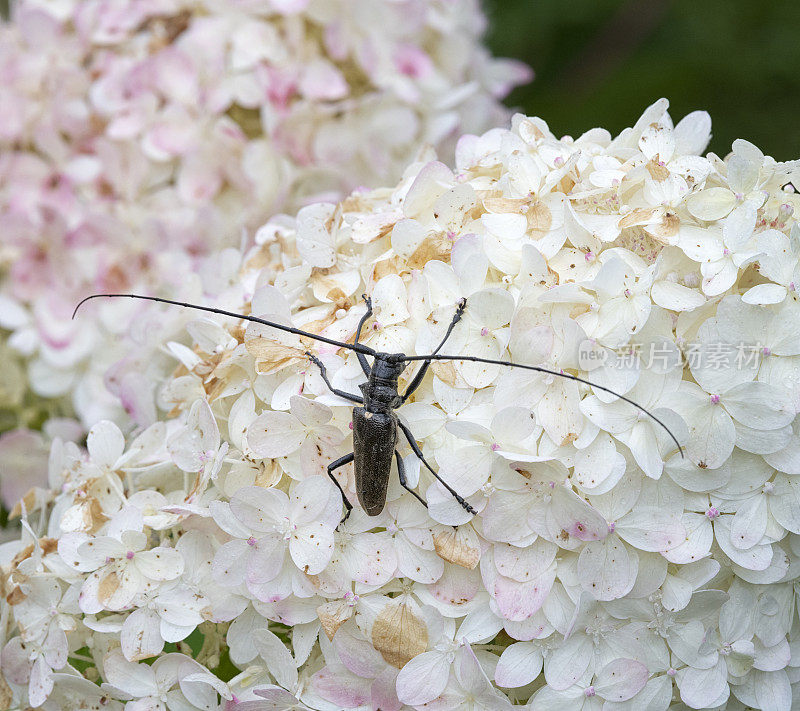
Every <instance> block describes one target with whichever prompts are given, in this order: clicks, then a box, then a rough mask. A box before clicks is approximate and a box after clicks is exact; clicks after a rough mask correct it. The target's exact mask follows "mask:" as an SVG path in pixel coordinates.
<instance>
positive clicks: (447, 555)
mask: <svg viewBox="0 0 800 711" xmlns="http://www.w3.org/2000/svg"><path fill="white" fill-rule="evenodd" d="M433 547H434V549H435V550H436V552H437V553H438V554H439V557H440V558H442V559H444V560H446V561H449V562H450V563H455V564H456V565H460V566H461V567H462V568H467V569H468V570H474V568H475V567H476V566H477V565H478V562H479V561H480V559H481V549H480V548H479V547H478V546H477V545H474V544H472V543H470V541H469V540H468V539H467V535H466V534H465V533H464V532H463V531H461V529H458V528H457V529H455V530H447V531H440V532H439V533H437V534H436V535H434V537H433Z"/></svg>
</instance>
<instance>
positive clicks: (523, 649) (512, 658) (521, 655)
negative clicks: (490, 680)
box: [494, 642, 543, 689]
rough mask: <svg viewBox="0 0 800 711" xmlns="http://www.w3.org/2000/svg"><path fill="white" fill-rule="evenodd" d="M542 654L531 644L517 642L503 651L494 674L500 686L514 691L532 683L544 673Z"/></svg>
mask: <svg viewBox="0 0 800 711" xmlns="http://www.w3.org/2000/svg"><path fill="white" fill-rule="evenodd" d="M542 663H543V657H542V652H541V651H540V650H539V649H538V648H537V647H536V646H535V645H533V644H531V643H530V642H516V643H515V644H512V645H511V646H509V647H506V648H505V649H504V650H503V653H502V655H500V661H499V662H498V663H497V667H496V668H495V672H494V680H495V682H496V683H497V685H498V686H503V687H505V688H507V689H514V688H517V687H518V686H525V684H529V683H530V682H532V681H533V680H534V679H535V678H536V677H537V676H539V673H540V672H541V671H542Z"/></svg>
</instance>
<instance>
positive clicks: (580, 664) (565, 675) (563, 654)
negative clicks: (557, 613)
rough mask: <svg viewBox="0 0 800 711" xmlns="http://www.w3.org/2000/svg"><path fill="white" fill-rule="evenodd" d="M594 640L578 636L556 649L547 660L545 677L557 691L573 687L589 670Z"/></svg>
mask: <svg viewBox="0 0 800 711" xmlns="http://www.w3.org/2000/svg"><path fill="white" fill-rule="evenodd" d="M593 651H594V650H593V646H592V639H591V637H589V636H588V635H585V634H576V635H573V636H572V637H569V638H568V639H566V640H564V642H563V643H562V644H561V645H560V646H559V647H556V649H555V650H553V651H551V652H550V654H549V655H548V656H547V657H546V658H545V661H544V677H545V679H546V680H547V683H548V684H549V685H550V686H551V687H553V689H555V690H556V691H562V690H563V689H568V688H569V687H570V686H572V685H573V684H574V683H575V682H576V681H578V679H580V678H581V677H582V676H583V674H584V672H585V671H586V670H587V669H588V667H589V664H590V662H591V661H592V655H593Z"/></svg>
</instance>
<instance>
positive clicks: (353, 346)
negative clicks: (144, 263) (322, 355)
mask: <svg viewBox="0 0 800 711" xmlns="http://www.w3.org/2000/svg"><path fill="white" fill-rule="evenodd" d="M100 298H103V299H118V298H127V299H142V300H144V301H156V302H158V303H160V304H171V305H173V306H183V307H184V308H187V309H196V310H197V311H208V312H209V313H212V314H220V315H221V316H231V317H233V318H238V319H242V320H244V321H252V322H253V323H260V324H262V325H264V326H270V327H271V328H275V329H277V330H279V331H285V332H286V333H294V334H295V335H297V336H305V337H306V338H311V339H313V340H315V341H321V342H322V343H327V344H329V345H332V346H336V347H337V348H347V349H348V350H351V351H355V352H356V353H364V354H366V355H371V356H374V355H375V351H374V350H373V349H372V348H370V347H369V346H365V345H363V344H362V343H344V342H343V341H335V340H333V339H332V338H325V336H319V335H317V334H316V333H309V332H308V331H302V330H301V329H299V328H294V327H292V326H284V325H282V324H279V323H275V322H274V321H267V320H265V319H263V318H257V317H255V316H244V315H242V314H237V313H236V312H235V311H225V310H224V309H215V308H213V307H211V306H200V305H198V304H187V303H185V302H183V301H173V300H172V299H162V298H160V297H158V296H142V295H141V294H92V295H91V296H87V297H86V298H85V299H83V300H82V301H81V302H80V303H79V304H78V305H77V306H76V307H75V311H73V312H72V318H75V314H77V313H78V309H79V308H80V307H81V306H83V304H85V303H86V302H87V301H90V300H91V299H100Z"/></svg>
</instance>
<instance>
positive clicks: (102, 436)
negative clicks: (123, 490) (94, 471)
mask: <svg viewBox="0 0 800 711" xmlns="http://www.w3.org/2000/svg"><path fill="white" fill-rule="evenodd" d="M86 448H87V449H88V450H89V456H90V457H91V458H92V461H93V462H94V463H95V464H97V465H98V466H100V467H112V466H114V464H115V462H116V461H117V460H118V459H119V458H120V456H122V452H123V450H124V449H125V438H124V437H123V436H122V432H120V429H119V427H117V426H116V425H115V424H114V423H113V422H109V421H108V420H103V421H102V422H98V423H97V424H96V425H94V427H92V429H90V430H89V436H88V437H87V438H86Z"/></svg>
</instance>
